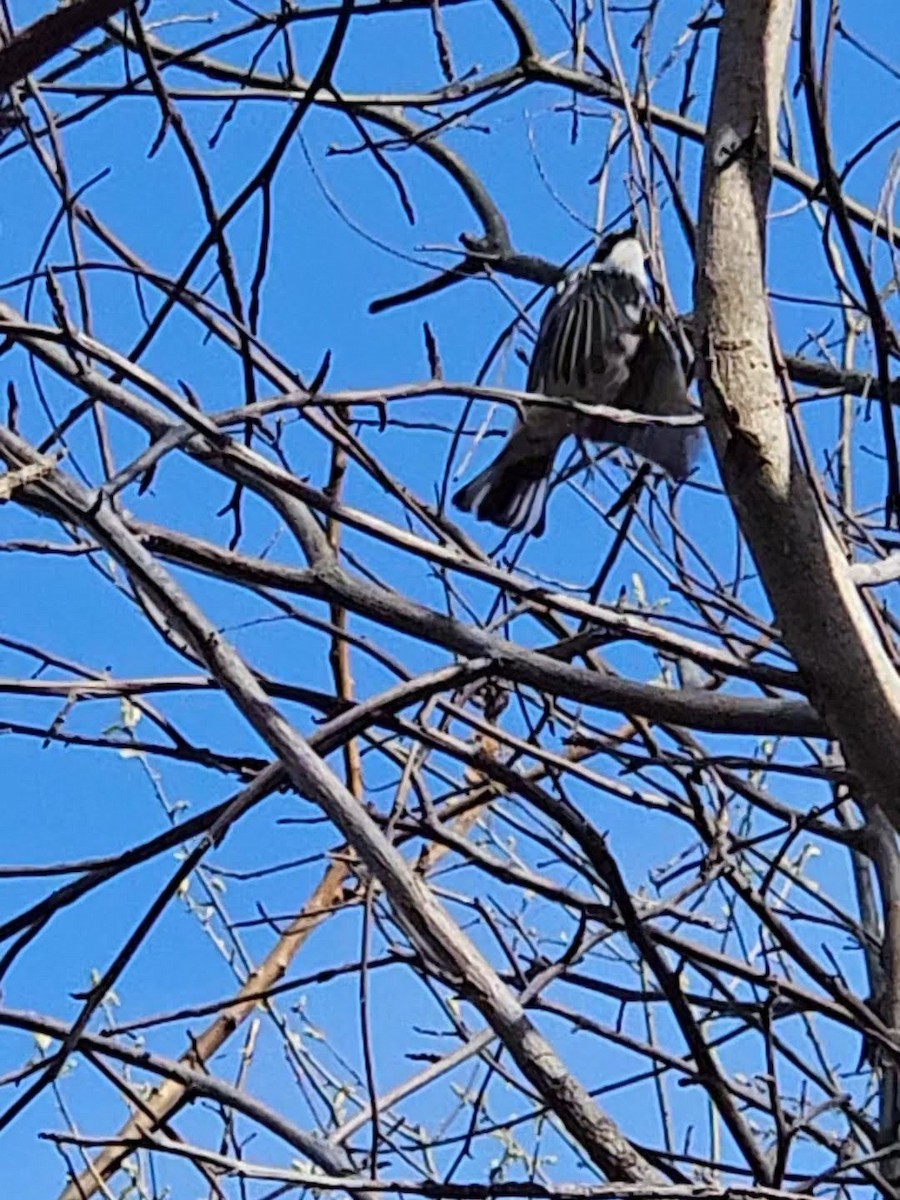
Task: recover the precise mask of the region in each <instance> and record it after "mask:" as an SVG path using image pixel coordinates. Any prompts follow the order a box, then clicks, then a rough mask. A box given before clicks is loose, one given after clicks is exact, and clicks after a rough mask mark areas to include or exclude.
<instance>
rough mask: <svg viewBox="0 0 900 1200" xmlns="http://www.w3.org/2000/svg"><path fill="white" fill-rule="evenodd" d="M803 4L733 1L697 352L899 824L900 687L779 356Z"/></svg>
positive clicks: (855, 732) (707, 198)
mask: <svg viewBox="0 0 900 1200" xmlns="http://www.w3.org/2000/svg"><path fill="white" fill-rule="evenodd" d="M792 11H793V2H792V0H773V2H772V3H769V4H759V3H758V2H757V0H731V3H729V4H728V5H727V6H726V11H725V16H724V18H723V22H722V28H721V33H720V37H719V52H718V63H717V68H716V79H715V85H714V95H713V100H712V111H711V113H710V119H709V125H708V128H709V137H708V141H707V145H706V152H705V157H704V166H703V183H702V201H701V219H700V231H699V233H700V236H699V245H698V266H697V278H696V304H695V312H696V321H697V346H698V350H699V361H700V368H701V391H702V395H703V401H704V406H705V409H706V413H707V421H708V426H709V429H710V433H711V436H712V440H713V444H714V446H715V450H716V454H717V456H718V459H719V466H720V469H721V471H722V475H723V478H724V480H725V483H726V486H727V488H728V492H729V494H730V496H731V497H732V500H733V502H734V505H735V508H736V510H737V514H738V517H739V520H740V523H741V527H742V529H743V532H744V535H745V536H746V538H747V541H748V542H749V544H750V548H751V550H752V552H753V555H754V557H755V559H756V562H757V564H758V566H759V570H760V574H761V576H762V579H763V582H764V584H765V587H766V590H767V592H768V594H769V598H770V600H771V603H772V606H773V609H774V611H775V614H776V619H777V621H778V624H779V626H780V627H781V630H782V633H783V636H784V640H785V642H786V644H787V646H788V648H789V649H790V650H791V652H792V654H793V655H794V657H795V659H796V661H797V665H798V667H799V668H800V671H801V673H802V674H803V676H804V678H805V679H806V681H807V684H808V686H809V689H810V695H811V698H812V699H813V702H814V703H815V705H816V707H817V708H818V710H819V712H820V714H821V716H822V717H823V719H824V720H825V721H826V722H827V724H828V726H829V728H830V729H831V731H832V732H833V734H834V735H835V737H837V738H838V739H839V740H840V743H841V746H842V748H843V751H844V754H845V755H846V758H847V761H848V763H849V765H850V767H851V769H852V770H853V771H854V772H855V773H856V775H857V777H858V779H859V781H860V783H861V785H862V787H863V790H864V791H865V793H866V794H867V795H868V796H869V797H870V798H871V799H872V800H875V801H877V802H878V803H879V804H880V805H881V806H882V807H883V808H884V809H885V811H886V812H887V813H888V815H889V816H890V817H891V819H892V821H893V822H894V824H895V825H896V826H900V788H898V780H900V682H898V678H897V673H896V670H895V668H894V664H893V661H892V659H891V656H890V654H889V653H888V650H887V649H886V647H885V645H884V642H883V640H882V638H881V636H880V633H879V631H878V629H877V628H876V625H875V623H874V621H873V619H872V616H871V615H870V612H869V610H868V608H867V606H866V602H865V600H864V599H863V598H862V597H861V596H860V593H859V591H858V590H857V588H856V586H855V585H854V582H853V579H852V577H851V573H850V570H849V566H848V563H847V557H846V554H845V552H844V550H843V548H842V546H841V545H840V543H839V541H838V539H837V536H836V535H835V533H834V531H833V530H832V528H831V527H830V525H829V523H828V521H827V520H826V518H825V516H824V514H823V510H822V508H821V506H820V502H819V499H818V497H817V495H816V491H815V489H814V486H813V484H812V483H811V482H810V480H809V479H808V478H807V476H806V475H805V474H804V471H803V469H802V467H801V465H800V463H799V462H798V460H797V457H796V455H795V454H794V452H793V451H792V448H791V443H790V438H789V434H788V424H787V420H786V416H785V411H784V404H783V401H782V397H781V394H780V389H779V384H778V381H777V378H776V372H775V368H774V362H773V355H772V351H771V346H770V327H769V309H768V304H767V300H766V294H765V232H766V212H767V204H768V198H769V189H770V184H771V176H772V166H771V157H772V153H773V147H774V144H775V124H776V120H777V115H778V106H779V99H780V96H781V87H782V79H783V73H784V60H785V53H786V48H787V41H788V36H789V33H790V27H791V19H792Z"/></svg>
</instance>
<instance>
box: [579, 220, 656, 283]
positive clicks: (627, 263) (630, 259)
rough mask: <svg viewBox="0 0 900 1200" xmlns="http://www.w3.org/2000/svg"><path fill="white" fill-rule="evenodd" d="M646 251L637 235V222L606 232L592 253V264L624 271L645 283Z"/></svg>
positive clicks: (609, 269)
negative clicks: (612, 231) (625, 227)
mask: <svg viewBox="0 0 900 1200" xmlns="http://www.w3.org/2000/svg"><path fill="white" fill-rule="evenodd" d="M646 261H647V251H646V250H645V249H644V246H643V243H642V242H641V241H640V239H639V238H638V236H637V222H632V223H631V225H629V226H628V228H627V229H619V230H616V231H615V232H614V233H608V234H607V235H606V237H605V238H603V240H602V241H601V242H600V244H599V245H598V247H597V250H596V252H595V254H594V258H593V262H592V264H591V265H592V266H594V267H600V268H601V269H605V270H608V271H624V272H626V273H627V274H628V275H633V276H634V278H635V279H637V280H639V281H640V282H641V283H642V284H645V285H646V279H647V272H646V268H645V263H646Z"/></svg>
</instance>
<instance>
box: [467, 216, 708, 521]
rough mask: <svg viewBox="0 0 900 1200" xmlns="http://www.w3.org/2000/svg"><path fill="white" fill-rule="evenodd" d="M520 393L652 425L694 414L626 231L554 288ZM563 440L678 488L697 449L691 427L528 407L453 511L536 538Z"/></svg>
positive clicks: (639, 255) (639, 252)
mask: <svg viewBox="0 0 900 1200" xmlns="http://www.w3.org/2000/svg"><path fill="white" fill-rule="evenodd" d="M528 391H529V392H534V393H536V394H538V395H544V396H547V397H553V398H555V397H559V398H560V399H567V400H572V401H574V402H575V403H577V404H579V405H582V406H584V405H607V406H610V407H615V408H621V409H630V410H632V411H634V412H639V413H649V414H653V415H659V416H683V415H686V414H688V413H691V412H693V411H694V408H693V405H692V404H691V402H690V400H689V399H688V396H687V390H686V385H685V379H684V372H683V370H682V367H681V361H680V358H679V355H678V352H677V349H676V347H675V343H674V340H673V338H672V335H671V333H670V332H669V330H668V328H667V326H666V322H665V319H664V318H663V316H662V314H661V313H660V312H659V311H658V310H657V309H656V307H655V306H654V304H653V301H652V299H651V297H650V294H649V292H648V290H647V278H646V274H645V270H644V251H643V248H642V246H641V244H640V242H639V241H638V240H637V239H636V238H635V237H634V235H633V233H632V232H631V231H629V232H628V233H626V234H613V235H612V236H611V237H609V238H606V239H605V240H604V241H603V242H602V243H601V245H600V247H599V248H598V250H597V253H596V255H595V256H594V260H593V262H592V263H590V264H589V265H588V266H587V267H582V268H581V269H579V270H577V271H574V272H573V273H572V274H571V275H569V276H568V277H567V278H566V279H564V280H563V281H562V283H561V284H560V285H559V287H558V288H557V290H556V294H555V295H554V296H553V297H552V298H551V300H550V302H549V304H548V305H547V308H546V310H545V312H544V316H543V319H542V321H541V325H540V329H539V330H538V336H537V340H536V342H535V347H534V353H533V355H532V359H531V367H530V369H529V372H528ZM570 434H575V435H576V436H578V437H581V438H585V439H587V440H588V441H592V442H609V443H612V444H614V445H618V446H625V447H627V448H628V449H629V450H633V451H634V452H635V453H637V454H640V455H641V456H642V457H643V458H646V459H648V460H649V461H650V462H653V463H655V464H656V465H657V466H659V467H661V468H662V469H663V470H664V471H666V472H667V474H669V475H670V476H671V477H672V478H673V479H676V480H681V479H684V478H685V477H686V476H687V475H688V473H689V471H690V469H691V466H692V464H693V460H694V457H695V455H696V450H697V445H698V441H699V437H698V431H697V429H696V428H694V427H684V426H681V427H678V426H660V425H656V426H654V425H636V424H631V425H625V424H621V423H619V422H616V421H613V420H611V419H609V418H606V417H596V416H591V415H590V414H589V413H585V412H584V411H578V410H576V409H574V408H566V407H564V406H560V407H559V408H552V407H548V406H546V405H526V411H525V416H524V419H523V421H522V422H521V423H520V424H519V425H518V427H517V428H516V429H515V430H513V432H512V434H511V435H510V437H509V439H508V440H507V442H506V445H505V446H504V447H503V449H502V450H501V451H500V453H499V455H498V456H497V458H496V459H495V460H494V461H493V462H492V463H491V464H490V466H488V467H487V468H485V470H484V471H482V472H481V474H480V475H477V476H476V477H475V479H473V480H472V482H471V483H469V484H467V485H466V486H465V487H463V488H461V489H460V490H459V491H458V492H457V493H456V495H455V496H454V497H453V502H454V504H455V505H456V506H457V507H458V508H461V509H462V510H463V511H465V512H471V513H472V514H473V515H474V516H475V517H476V518H477V519H478V520H480V521H490V522H492V523H493V524H494V525H499V526H501V527H502V528H505V529H512V530H516V531H518V532H521V533H534V534H535V535H536V536H538V537H539V536H540V535H541V534H542V533H543V532H544V527H545V516H544V509H545V505H546V502H547V492H548V486H549V479H550V474H551V472H552V470H553V462H554V459H555V458H556V452H557V450H558V449H559V446H560V444H561V443H562V442H563V441H564V440H565V439H566V437H568V436H569V435H570Z"/></svg>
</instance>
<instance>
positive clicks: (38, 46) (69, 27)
mask: <svg viewBox="0 0 900 1200" xmlns="http://www.w3.org/2000/svg"><path fill="white" fill-rule="evenodd" d="M129 3H130V0H72V2H71V3H69V4H63V5H60V7H59V8H56V9H54V11H53V12H50V13H45V14H44V16H42V17H38V19H37V20H36V21H34V22H33V23H32V24H31V25H27V26H26V27H25V28H24V29H22V30H20V31H19V33H16V34H13V36H12V37H11V38H10V39H9V40H8V41H7V43H6V45H5V46H4V47H3V48H2V49H0V90H2V91H8V90H9V89H10V88H11V87H13V86H14V85H15V84H17V83H21V82H22V80H23V79H24V78H25V77H26V76H27V75H30V74H31V72H32V71H36V70H37V69H38V68H39V67H42V66H43V65H44V63H46V62H49V61H50V59H51V58H53V57H54V56H55V55H57V54H59V53H61V52H62V51H63V50H68V49H69V48H70V47H71V46H72V44H73V43H74V42H76V41H77V40H78V39H79V38H80V37H84V35H85V34H86V33H90V32H91V30H92V29H96V28H97V27H98V26H100V25H102V24H103V22H104V21H108V20H109V18H110V17H112V16H114V14H115V13H117V12H119V11H120V10H121V9H123V8H127V7H128V4H129Z"/></svg>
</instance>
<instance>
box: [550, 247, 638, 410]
mask: <svg viewBox="0 0 900 1200" xmlns="http://www.w3.org/2000/svg"><path fill="white" fill-rule="evenodd" d="M647 302H648V298H647V296H646V293H645V292H644V290H643V288H642V287H641V286H640V284H639V283H638V282H637V281H636V280H635V279H633V278H632V277H631V276H629V275H627V274H624V273H620V272H612V271H609V272H601V271H598V270H596V269H591V268H587V269H586V270H583V271H578V272H576V273H575V274H574V275H572V276H571V277H570V278H569V279H567V280H566V281H565V283H564V284H563V286H562V288H561V289H560V290H559V292H558V293H557V294H556V295H555V296H554V297H553V298H552V299H551V301H550V303H549V304H548V305H547V308H546V311H545V313H544V317H543V320H542V321H541V327H540V330H539V331H538V337H537V342H536V343H535V348H534V354H533V356H532V360H531V369H530V371H529V374H528V390H529V391H530V392H538V393H543V394H544V395H546V396H559V395H575V396H577V397H581V396H583V395H585V394H590V397H591V398H592V399H593V401H594V403H597V404H614V403H615V401H616V397H617V396H618V393H619V391H620V390H621V389H622V387H623V385H624V384H625V382H626V381H627V379H628V376H629V373H630V369H631V361H632V359H633V358H634V355H635V353H636V352H637V349H638V347H639V345H640V343H641V338H642V337H643V334H644V332H645V327H646V313H647Z"/></svg>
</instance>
